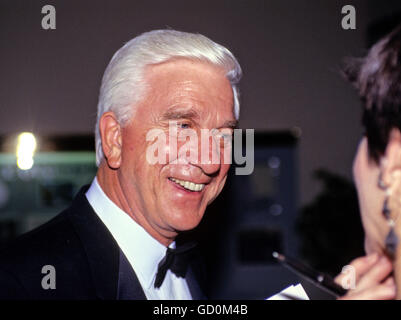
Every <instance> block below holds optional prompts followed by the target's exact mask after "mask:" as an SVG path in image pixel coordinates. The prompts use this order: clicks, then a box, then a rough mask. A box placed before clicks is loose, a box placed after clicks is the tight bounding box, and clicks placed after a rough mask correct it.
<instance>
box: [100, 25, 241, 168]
mask: <svg viewBox="0 0 401 320" xmlns="http://www.w3.org/2000/svg"><path fill="white" fill-rule="evenodd" d="M180 57H181V58H189V59H196V60H202V61H206V62H210V63H212V64H214V65H217V66H219V67H221V68H223V70H225V72H226V77H227V79H228V80H229V81H230V83H231V87H232V90H233V96H234V115H235V118H236V119H237V120H238V118H239V99H238V96H239V91H238V87H237V84H238V82H239V80H240V78H241V75H242V71H241V67H240V65H239V63H238V61H237V60H236V58H235V57H234V55H233V54H232V53H231V52H230V51H229V50H228V49H226V48H225V47H223V46H221V45H219V44H217V43H215V42H213V41H212V40H210V39H209V38H207V37H205V36H203V35H201V34H194V33H187V32H180V31H175V30H154V31H150V32H145V33H143V34H141V35H140V36H138V37H135V38H134V39H132V40H130V41H129V42H127V43H126V44H125V45H124V46H123V47H122V48H120V49H119V50H118V51H117V52H116V53H115V54H114V56H113V58H112V59H111V61H110V63H109V65H108V66H107V68H106V71H105V72H104V75H103V79H102V85H101V87H100V94H99V102H98V106H97V121H96V130H95V139H96V164H97V165H98V166H99V164H100V163H101V161H102V159H103V158H104V154H103V150H102V141H101V137H100V132H99V120H100V118H101V116H102V114H103V113H105V112H107V111H113V112H114V114H115V115H116V117H117V120H118V122H119V124H120V125H121V126H124V125H126V124H127V123H128V122H129V120H130V119H131V118H132V116H133V111H134V110H133V109H134V108H133V106H135V104H137V103H138V102H140V101H141V99H142V98H144V94H145V83H144V80H143V78H144V71H145V68H146V66H148V65H152V64H158V63H162V62H166V61H168V60H170V59H173V58H180Z"/></svg>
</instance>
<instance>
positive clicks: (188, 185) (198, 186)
mask: <svg viewBox="0 0 401 320" xmlns="http://www.w3.org/2000/svg"><path fill="white" fill-rule="evenodd" d="M170 180H171V181H174V182H175V183H177V184H179V185H180V186H182V187H184V188H185V189H188V190H190V191H201V190H202V189H203V188H204V187H205V185H204V184H203V183H193V182H191V181H184V180H178V179H175V178H170Z"/></svg>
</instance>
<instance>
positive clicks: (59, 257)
mask: <svg viewBox="0 0 401 320" xmlns="http://www.w3.org/2000/svg"><path fill="white" fill-rule="evenodd" d="M240 77H241V68H240V66H239V64H238V62H237V61H236V59H235V58H234V56H233V55H232V54H231V53H230V51H228V50H227V49H226V48H224V47H222V46H221V45H218V44H216V43H214V42H213V41H211V40H210V39H208V38H206V37H204V36H202V35H199V34H190V33H184V32H178V31H173V30H159V31H152V32H148V33H145V34H142V35H141V36H139V37H137V38H134V39H133V40H131V41H129V42H128V43H127V44H126V45H124V46H123V47H122V48H121V49H120V50H119V51H118V52H117V53H116V54H115V55H114V57H113V58H112V60H111V62H110V64H109V66H108V67H107V69H106V71H105V74H104V77H103V81H102V86H101V90H100V97H99V104H98V118H97V125H96V149H97V150H96V154H97V164H98V167H99V170H98V173H97V176H96V178H95V179H94V181H93V182H92V184H91V186H90V187H84V188H83V189H81V191H80V192H79V194H78V195H77V196H76V198H75V200H74V201H73V203H72V205H71V206H70V207H69V208H68V209H66V210H65V211H64V212H62V213H61V214H60V215H58V216H57V217H56V218H54V219H53V220H51V221H50V222H48V223H46V224H45V225H43V226H41V227H40V228H38V229H36V230H34V231H32V232H30V233H28V234H26V235H24V236H22V237H21V238H19V239H18V240H17V241H15V242H14V243H13V244H12V245H10V246H9V247H8V248H6V249H5V250H3V251H2V252H1V255H0V298H3V299H4V298H11V299H18V298H22V299H30V298H32V299H121V300H122V299H201V298H203V297H204V295H203V292H202V289H201V285H202V281H201V278H200V276H201V274H200V272H199V268H198V267H199V264H198V263H197V259H196V256H194V255H193V254H191V249H192V247H193V245H192V244H191V243H186V244H185V243H184V245H183V246H180V245H178V244H176V242H175V239H176V237H177V235H178V234H179V233H181V232H183V231H187V230H191V229H193V228H195V227H196V226H197V225H198V224H199V222H200V221H201V219H202V217H203V215H204V212H205V210H206V207H207V206H208V205H209V204H210V203H211V202H212V201H213V200H214V199H215V198H216V197H217V196H218V194H219V193H220V191H221V190H222V188H223V186H224V183H225V181H226V178H227V172H228V169H229V166H230V163H229V162H227V161H224V159H225V157H221V156H220V155H221V154H223V155H225V154H226V153H225V152H226V151H227V150H226V146H227V144H226V140H231V136H232V133H233V129H234V127H235V126H236V122H237V120H238V116H239V103H238V97H237V95H238V90H237V88H236V84H237V83H238V81H239V79H240ZM205 130H206V131H207V132H208V133H209V134H207V135H206V140H207V142H209V141H210V140H211V143H206V144H205V143H204V142H205V141H204V140H205V139H200V140H199V139H193V138H194V136H195V138H196V137H201V138H203V137H204V135H203V133H204V131H205ZM188 131H189V132H190V133H191V134H190V135H186V134H185V133H188ZM222 133H223V134H222ZM187 137H189V138H190V139H189V140H190V142H189V144H188V143H187ZM225 137H227V138H228V139H225ZM158 140H160V141H164V143H161V144H160V143H159V144H158V148H156V149H154V148H153V147H154V145H155V141H158ZM221 141H223V142H221ZM213 142H214V143H213ZM228 145H229V143H228ZM184 147H185V148H184ZM228 149H229V151H230V148H228ZM188 151H189V153H190V156H189V157H188ZM164 156H165V157H164ZM154 158H157V159H156V160H157V161H154V160H155V159H154ZM216 159H217V161H216ZM375 263H376V262H375V261H374V260H372V259H370V260H369V259H368V258H361V259H359V260H357V261H356V262H355V263H354V266H355V268H356V271H357V273H358V279H359V278H361V279H362V280H361V281H359V283H362V284H361V285H360V286H359V288H360V290H359V291H356V294H353V295H351V297H352V298H358V292H366V289H369V287H372V286H374V285H375V284H376V283H377V282H380V281H381V279H379V278H378V277H377V276H376V277H375V276H374V275H375V274H374V272H373V275H372V270H373V271H374V270H377V268H379V267H380V266H377V265H376V264H375ZM367 270H370V273H369V272H368V271H367ZM341 280H342V279H341V277H340V278H338V281H341ZM361 286H362V287H361ZM369 292H371V293H372V294H371V295H370V296H369V297H375V295H374V291H369ZM365 297H366V295H365Z"/></svg>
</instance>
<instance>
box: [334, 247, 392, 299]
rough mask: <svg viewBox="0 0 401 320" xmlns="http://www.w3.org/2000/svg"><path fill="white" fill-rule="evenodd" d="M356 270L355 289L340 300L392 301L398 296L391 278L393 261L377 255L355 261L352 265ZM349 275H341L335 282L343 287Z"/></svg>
mask: <svg viewBox="0 0 401 320" xmlns="http://www.w3.org/2000/svg"><path fill="white" fill-rule="evenodd" d="M350 266H351V267H353V270H355V287H354V288H351V289H349V291H348V293H347V294H346V295H345V296H343V297H341V298H339V300H392V299H394V298H395V296H396V286H395V282H394V278H393V277H392V276H390V274H391V272H392V270H393V265H392V263H391V261H390V260H389V259H388V258H387V257H385V256H380V255H379V254H377V253H374V254H371V255H369V256H366V257H361V258H357V259H355V260H353V261H352V262H351V264H350ZM346 277H349V274H340V275H338V276H337V277H336V278H335V281H336V282H337V283H338V284H340V285H342V286H343V282H344V281H345V280H346Z"/></svg>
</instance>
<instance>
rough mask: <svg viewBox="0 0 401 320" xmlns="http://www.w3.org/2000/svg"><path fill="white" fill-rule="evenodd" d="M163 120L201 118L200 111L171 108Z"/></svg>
mask: <svg viewBox="0 0 401 320" xmlns="http://www.w3.org/2000/svg"><path fill="white" fill-rule="evenodd" d="M162 119H163V120H178V119H200V115H199V113H198V112H197V111H196V110H194V109H175V108H174V109H170V110H167V111H166V112H165V113H164V114H163V116H162Z"/></svg>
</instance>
